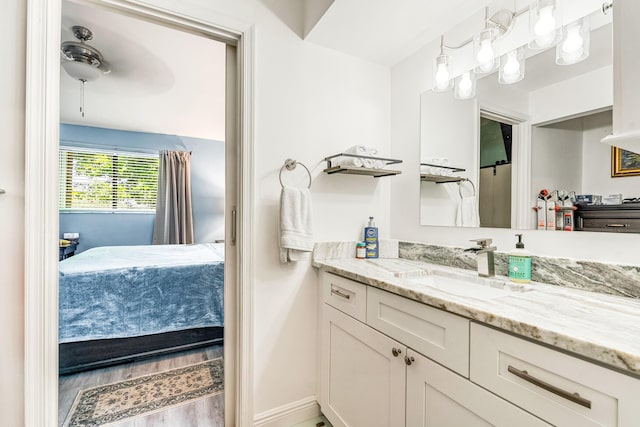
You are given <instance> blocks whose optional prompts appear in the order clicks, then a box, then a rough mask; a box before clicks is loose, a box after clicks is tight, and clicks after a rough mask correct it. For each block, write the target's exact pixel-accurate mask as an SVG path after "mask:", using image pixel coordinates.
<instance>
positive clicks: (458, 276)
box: [407, 269, 533, 299]
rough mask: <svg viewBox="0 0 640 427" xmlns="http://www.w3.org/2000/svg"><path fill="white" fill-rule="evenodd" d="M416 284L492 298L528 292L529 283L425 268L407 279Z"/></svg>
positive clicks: (475, 296)
mask: <svg viewBox="0 0 640 427" xmlns="http://www.w3.org/2000/svg"><path fill="white" fill-rule="evenodd" d="M407 280H408V281H409V282H411V283H412V284H415V285H417V286H428V287H430V288H434V289H437V290H439V291H442V292H446V293H449V294H455V295H459V296H464V297H470V298H477V299H492V298H500V297H504V296H509V295H513V294H514V293H519V292H529V291H531V290H532V289H533V288H532V287H531V286H530V285H524V284H518V283H513V282H510V281H509V280H508V279H506V278H498V277H480V276H477V275H475V274H473V273H471V272H470V273H469V274H467V273H464V272H458V271H447V270H435V269H433V270H425V275H424V276H421V277H412V278H408V279H407Z"/></svg>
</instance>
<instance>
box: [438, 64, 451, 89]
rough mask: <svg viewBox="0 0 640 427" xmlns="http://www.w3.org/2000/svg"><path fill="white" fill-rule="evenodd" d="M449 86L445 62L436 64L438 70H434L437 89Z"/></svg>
mask: <svg viewBox="0 0 640 427" xmlns="http://www.w3.org/2000/svg"><path fill="white" fill-rule="evenodd" d="M448 86H449V70H447V64H445V63H440V64H438V70H437V71H436V88H438V89H439V90H445V89H447V87H448Z"/></svg>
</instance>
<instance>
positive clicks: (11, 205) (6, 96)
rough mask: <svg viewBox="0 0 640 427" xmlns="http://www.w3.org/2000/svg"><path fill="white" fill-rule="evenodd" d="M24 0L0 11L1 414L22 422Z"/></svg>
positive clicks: (8, 420)
mask: <svg viewBox="0 0 640 427" xmlns="http://www.w3.org/2000/svg"><path fill="white" fill-rule="evenodd" d="M26 3H27V2H26V0H17V1H11V2H7V3H6V4H5V5H4V6H3V12H2V13H1V14H0V23H1V25H0V27H1V28H2V29H3V37H2V38H1V39H0V56H2V58H5V60H4V61H3V66H2V68H0V93H2V96H0V117H2V131H3V141H4V142H3V143H2V144H0V159H2V167H0V188H3V189H5V190H6V191H7V193H6V194H2V195H0V236H2V239H3V241H4V244H3V247H2V250H0V271H1V272H2V276H1V278H0V325H2V328H0V342H1V343H2V351H0V378H2V380H1V381H0V396H2V398H1V399H0V414H2V424H3V425H6V426H20V425H23V424H24V413H23V410H22V406H23V394H24V387H23V370H24V361H23V358H24V351H23V347H24V333H23V316H24V310H23V308H22V307H23V305H24V295H23V294H24V286H23V283H24V274H23V269H22V265H23V261H24V244H23V243H22V242H23V240H24V107H25V103H24V91H25V79H24V75H25V69H26V67H25V53H24V52H25V45H26V37H27V33H26V31H27V30H26V19H27V18H26Z"/></svg>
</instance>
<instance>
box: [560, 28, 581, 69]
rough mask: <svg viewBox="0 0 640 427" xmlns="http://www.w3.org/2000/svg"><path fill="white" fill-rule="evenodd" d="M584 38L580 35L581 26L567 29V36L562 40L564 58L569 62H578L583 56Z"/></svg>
mask: <svg viewBox="0 0 640 427" xmlns="http://www.w3.org/2000/svg"><path fill="white" fill-rule="evenodd" d="M583 46H584V40H583V38H582V36H581V35H580V26H579V25H576V26H574V27H571V28H568V29H567V37H566V38H565V40H564V42H562V58H563V59H564V60H565V62H567V63H572V62H576V61H577V60H578V59H580V57H581V56H582V53H583V52H584V50H583Z"/></svg>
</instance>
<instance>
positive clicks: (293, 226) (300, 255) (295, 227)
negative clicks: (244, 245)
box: [280, 186, 313, 263]
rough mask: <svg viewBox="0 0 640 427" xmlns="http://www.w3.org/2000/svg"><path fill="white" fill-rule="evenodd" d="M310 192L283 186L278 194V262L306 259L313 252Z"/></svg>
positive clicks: (304, 189) (306, 189)
mask: <svg viewBox="0 0 640 427" xmlns="http://www.w3.org/2000/svg"><path fill="white" fill-rule="evenodd" d="M311 230H312V228H311V192H310V191H309V189H308V188H297V187H289V186H284V187H283V188H282V192H281V193H280V262H282V263H287V262H290V261H300V260H303V259H307V258H308V257H309V255H310V253H311V251H312V250H313V235H312V231H311Z"/></svg>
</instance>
